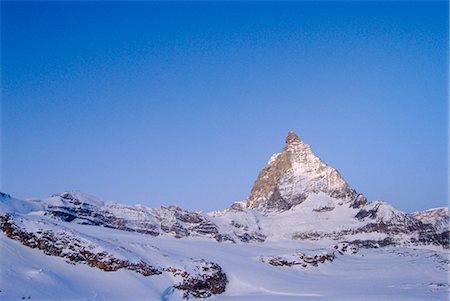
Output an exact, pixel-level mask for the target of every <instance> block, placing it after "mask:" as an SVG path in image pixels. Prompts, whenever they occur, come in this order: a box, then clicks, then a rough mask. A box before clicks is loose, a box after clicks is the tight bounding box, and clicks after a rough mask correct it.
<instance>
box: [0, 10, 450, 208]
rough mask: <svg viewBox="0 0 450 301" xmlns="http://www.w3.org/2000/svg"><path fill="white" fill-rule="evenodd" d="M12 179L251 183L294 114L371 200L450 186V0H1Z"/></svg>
mask: <svg viewBox="0 0 450 301" xmlns="http://www.w3.org/2000/svg"><path fill="white" fill-rule="evenodd" d="M1 17H2V18H1V19H2V21H1V22H2V23H1V25H2V27H1V34H2V48H1V50H2V62H1V70H2V71H1V75H2V148H1V149H2V159H3V160H2V168H1V169H2V183H1V190H2V191H4V192H7V193H10V194H12V195H15V196H18V197H45V196H48V195H50V194H53V193H55V192H59V191H63V190H67V189H78V190H82V191H85V192H88V193H90V194H93V195H96V196H98V197H101V198H106V199H114V200H117V201H120V202H125V203H132V204H134V203H143V204H146V205H148V206H159V205H163V204H172V203H176V204H179V205H180V206H182V207H184V208H187V209H203V210H211V209H219V208H225V207H228V206H229V205H230V204H231V202H232V201H235V200H240V199H243V198H245V197H246V196H247V195H248V193H249V192H250V189H251V186H252V184H253V181H254V180H255V178H256V176H257V174H258V172H259V171H260V169H261V168H262V167H263V166H264V165H265V163H266V162H267V160H268V159H269V157H270V155H271V154H272V153H275V152H277V151H279V150H280V149H281V148H282V147H283V144H284V138H285V135H286V133H287V131H288V130H294V131H295V132H296V133H297V134H298V135H299V136H300V137H301V138H302V139H303V140H304V141H306V142H307V143H308V144H310V145H311V146H312V148H313V150H314V151H315V152H316V154H318V155H319V156H320V157H321V158H322V159H323V160H324V161H325V162H327V163H328V164H330V165H332V166H334V167H335V168H337V169H338V170H339V171H340V172H341V174H342V175H343V176H344V178H345V179H346V180H347V181H348V182H349V184H350V185H351V186H352V187H353V188H355V189H356V190H358V191H360V192H362V193H364V194H365V195H366V196H367V197H368V198H369V199H370V200H375V199H384V200H386V201H388V202H390V203H392V204H393V205H394V206H396V207H398V208H399V209H402V210H406V211H413V210H420V209H425V208H429V207H436V206H446V205H447V202H448V190H447V183H448V172H447V168H448V99H447V97H448V87H447V83H448V63H447V61H448V4H447V3H446V2H443V1H442V2H370V3H367V2H320V3H316V2H314V3H313V2H286V3H276V2H265V3H258V2H256V3H255V2H247V3H245V2H229V3H213V2H198V3H195V2H188V3H186V2H185V3H177V2H170V3H161V2H134V3H130V2H108V3H105V2H103V3H102V2H69V3H67V2H66V3H65V2H22V3H14V2H2V4H1Z"/></svg>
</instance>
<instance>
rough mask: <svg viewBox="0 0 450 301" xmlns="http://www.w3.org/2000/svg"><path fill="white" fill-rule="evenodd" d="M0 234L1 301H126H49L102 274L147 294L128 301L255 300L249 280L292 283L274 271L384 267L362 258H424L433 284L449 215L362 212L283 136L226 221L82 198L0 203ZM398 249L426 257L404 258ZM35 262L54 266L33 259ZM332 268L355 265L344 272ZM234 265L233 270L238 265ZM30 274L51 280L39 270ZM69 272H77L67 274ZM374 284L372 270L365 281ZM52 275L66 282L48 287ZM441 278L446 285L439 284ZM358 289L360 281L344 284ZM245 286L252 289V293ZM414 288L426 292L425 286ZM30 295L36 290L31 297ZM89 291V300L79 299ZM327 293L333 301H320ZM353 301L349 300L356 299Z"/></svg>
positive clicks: (303, 147) (365, 204) (326, 169)
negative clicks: (68, 283) (241, 296)
mask: <svg viewBox="0 0 450 301" xmlns="http://www.w3.org/2000/svg"><path fill="white" fill-rule="evenodd" d="M0 230H1V232H2V234H1V239H2V244H1V245H0V247H1V252H2V255H4V256H5V258H6V260H4V262H5V263H11V265H10V266H5V268H3V267H2V269H1V276H2V277H1V278H2V279H4V280H5V281H4V282H5V284H2V285H4V286H2V287H1V288H0V298H1V299H5V300H17V299H24V298H28V297H29V298H31V297H32V296H31V295H33V296H35V297H36V299H57V300H60V299H64V298H65V297H70V298H72V299H87V300H91V299H99V298H100V297H98V296H97V294H100V295H99V296H103V297H104V298H103V299H108V300H113V299H115V300H123V299H127V297H130V296H129V295H126V294H125V295H123V293H124V290H123V289H118V290H116V291H114V290H113V291H114V294H112V293H111V292H112V291H111V290H110V285H109V284H108V285H107V286H105V287H107V289H106V290H103V291H102V289H100V288H98V287H97V288H90V289H86V287H88V286H89V285H91V284H90V281H88V282H86V283H84V284H83V285H84V286H83V285H81V284H80V285H81V286H82V287H83V289H82V290H78V288H77V287H75V288H74V289H73V290H71V289H72V288H67V287H65V286H64V284H61V285H59V286H58V290H57V291H58V292H59V293H54V289H53V288H55V287H54V286H55V283H60V282H58V281H61V279H65V278H64V277H67V278H69V279H72V278H71V277H74V276H73V275H77V276H76V279H77V280H76V281H75V280H74V283H79V281H81V280H78V279H80V278H83V277H79V275H81V274H82V275H85V274H86V273H87V274H89V275H90V277H94V276H93V275H98V274H97V273H105V272H110V273H114V274H117V275H126V277H125V278H123V277H122V276H105V274H101V275H102V276H101V277H100V276H99V277H98V278H96V279H97V280H96V281H97V282H98V281H99V283H101V281H102V279H112V280H111V281H115V282H116V283H121V282H122V281H125V282H124V283H127V285H128V284H129V285H133V286H134V287H135V288H137V287H140V286H139V285H140V284H142V283H145V285H144V286H143V287H140V290H139V289H137V290H136V291H135V293H136V295H133V296H134V297H132V298H133V299H143V298H144V296H145V299H148V294H149V293H150V294H153V295H151V298H150V299H152V298H153V299H155V300H156V299H160V300H169V298H170V299H171V300H172V299H173V298H176V297H178V299H189V298H209V297H211V296H213V295H216V297H217V295H221V294H225V295H226V294H227V292H228V291H229V290H231V292H232V293H231V295H229V296H234V295H233V294H234V293H236V291H238V292H240V291H239V290H240V289H242V288H245V289H244V291H245V290H246V289H247V288H248V287H251V289H250V290H249V291H248V292H247V293H248V294H249V296H255V295H254V294H255V290H256V291H257V292H260V293H261V291H260V289H261V283H260V282H259V279H261V278H260V276H261V275H259V274H258V275H256V274H257V273H254V271H259V270H261V269H263V270H265V269H269V270H267V273H266V276H264V277H269V276H267V275H269V274H270V275H272V274H273V273H275V274H274V275H275V276H274V277H286V275H291V276H289V277H291V278H289V279H288V281H286V282H284V283H290V282H292V281H290V279H297V277H298V276H297V274H295V273H294V272H292V273H294V274H295V276H292V275H294V274H289V273H291V272H289V273H285V272H283V271H285V270H282V272H281V274H279V275H278V274H276V273H277V271H275V270H274V269H277V268H278V267H284V268H292V269H301V270H302V271H304V272H303V274H301V275H303V276H305V275H307V274H304V273H307V271H308V270H309V269H321V267H322V266H324V265H327V266H330V265H333V266H334V265H336V266H337V268H336V271H338V272H336V273H340V271H341V270H342V269H345V268H346V266H342V265H341V264H342V263H343V262H346V263H351V262H358V260H363V259H355V258H363V257H361V256H365V255H367V256H369V257H370V256H373V257H371V258H374V259H373V260H375V261H376V262H377V265H376V266H378V265H379V264H385V263H384V261H382V259H380V255H379V254H378V253H371V252H370V251H368V250H378V249H384V247H388V246H389V247H391V248H394V249H389V251H387V252H386V254H392V252H394V253H395V252H399V253H398V254H401V255H398V257H396V260H397V261H399V262H400V261H401V260H402V259H401V258H404V257H405V256H413V258H416V257H418V258H423V260H424V262H427V264H432V265H433V267H432V269H434V270H433V271H434V272H430V273H441V272H442V271H445V269H446V265H448V259H445V256H444V255H442V254H446V253H445V252H447V251H448V248H449V210H448V208H435V209H430V210H427V211H423V212H415V213H406V212H403V211H401V210H398V209H396V208H394V207H393V206H391V205H389V204H388V203H386V202H384V201H380V200H376V201H370V202H369V201H367V199H366V198H365V197H364V196H363V195H362V194H361V193H358V192H357V191H356V190H355V189H353V188H351V187H350V185H349V184H348V183H347V182H346V181H345V180H344V179H343V177H342V176H341V174H340V173H339V172H338V171H337V170H336V169H335V168H333V167H331V166H329V165H327V164H326V163H325V162H324V161H322V160H321V159H320V158H319V157H318V156H317V155H315V154H314V152H313V151H312V149H311V147H310V146H309V145H308V144H306V143H305V142H304V141H302V140H301V139H300V138H299V137H298V136H297V135H296V134H295V133H294V132H289V133H288V135H287V137H286V142H285V145H284V148H283V149H282V150H281V151H280V152H278V153H276V154H274V155H273V156H272V157H271V158H270V160H269V162H268V163H267V165H266V166H265V167H264V168H263V169H262V171H261V172H260V173H259V175H258V177H257V179H256V181H255V183H254V185H253V188H252V189H251V192H250V195H249V196H248V197H247V198H246V199H244V200H243V201H241V202H237V203H235V204H233V205H232V206H231V207H230V208H228V209H225V210H218V211H214V212H210V213H203V212H191V211H187V210H184V209H182V208H180V207H178V206H168V207H160V208H148V207H145V206H142V205H134V206H133V205H125V204H119V203H116V202H109V201H102V200H99V199H97V198H95V197H93V196H90V195H87V194H85V193H82V192H79V191H65V192H62V193H57V194H54V195H52V196H50V197H48V198H46V199H38V200H21V199H17V198H14V197H13V196H10V195H8V194H5V193H0ZM405 248H406V249H408V250H413V249H415V248H418V249H421V250H433V251H429V252H432V253H427V252H428V251H423V252H422V251H421V252H422V253H420V254H419V255H417V254H418V253H413V255H410V253H408V252H410V251H405ZM30 250H32V251H30ZM236 250H238V251H236ZM392 250H393V251H392ZM350 251H351V252H350ZM405 252H406V253H405ZM414 252H416V251H414ZM16 254H20V258H21V259H20V260H21V262H24V263H23V265H20V268H16V266H17V265H18V264H19V263H18V262H16V261H17V260H18V259H17V256H16ZM31 254H32V255H31ZM44 254H45V255H48V256H47V257H51V258H52V260H50V261H49V259H48V258H47V257H41V255H44ZM218 254H220V255H218ZM359 254H361V255H359ZM371 254H372V255H371ZM383 254H384V253H383ZM405 254H407V255H405ZM341 256H353V257H351V258H350V259H345V260H342V261H341V259H340V258H341ZM355 256H356V257H355ZM358 256H359V257H358ZM386 256H391V255H386ZM396 256H397V255H396ZM55 258H57V259H55ZM236 258H240V259H238V261H239V264H238V265H236V264H235V260H236ZM386 258H387V257H386ZM53 260H54V261H53ZM364 260H366V259H364ZM377 260H378V261H377ZM405 260H406V259H405ZM36 262H40V264H41V265H43V266H45V267H47V270H48V271H47V272H45V271H43V269H42V268H40V269H37V270H36V268H35V266H36V265H37V263H36ZM405 262H407V264H409V262H410V261H405ZM67 263H68V264H69V265H68V266H74V267H73V268H68V267H67V266H66V264H67ZM61 264H62V266H61ZM419 264H421V263H420V262H419ZM79 266H84V267H87V268H90V269H91V270H85V269H83V268H81V267H80V268H78V267H79ZM360 268H361V267H359V268H356V270H358V269H360ZM402 268H403V266H402ZM279 269H281V268H279ZM363 269H366V265H364V267H363ZM412 269H413V268H412ZM16 270H17V271H16ZM92 270H95V272H93V271H92ZM413 270H414V269H413ZM75 271H78V272H75ZM80 271H82V272H80ZM236 271H238V272H236ZM252 271H253V274H252ZM325 271H329V268H327V270H325ZM436 271H437V272H436ZM378 272H379V271H378V270H377V267H376V268H374V273H378ZM415 272H417V271H416V270H414V273H415ZM249 273H250V274H249ZM59 274H63V275H64V276H55V275H59ZM241 274H242V275H244V276H243V278H242V279H241V278H239V277H240V276H239V275H241ZM276 275H278V276H276ZM314 275H315V274H314ZM439 275H441V274H439ZM442 275H445V276H446V274H445V273H444V272H442ZM344 276H345V277H347V275H344ZM366 276H367V275H366ZM105 277H106V278H105ZM115 277H118V278H115ZM121 277H122V278H121ZM136 277H137V278H136ZM142 277H144V278H145V279H142ZM314 277H315V276H314ZM314 277H313V278H314ZM345 277H344V278H345ZM441 278H442V277H441ZM87 279H89V278H87ZM118 279H120V280H118ZM130 279H131V280H130ZM132 279H138V280H136V281H137V282H135V280H132ZM237 279H240V280H237ZM263 279H265V278H263ZM314 279H316V278H314ZM332 279H336V277H334V276H333V277H332ZM359 279H360V276H357V277H355V278H354V280H353V281H359ZM439 279H440V278H439ZM439 279H438V280H439ZM297 280H298V279H297ZM297 280H296V281H297ZM127 281H128V282H127ZM252 281H256V282H255V283H254V284H249V283H252ZM277 281H278V280H277V279H275V278H273V279H272V278H271V280H270V282H268V283H266V285H267V286H268V287H270V286H271V285H272V284H271V283H277ZM314 281H315V280H314ZM430 281H431V280H430ZM436 281H437V280H436ZM439 281H441V280H439ZM439 281H438V282H430V284H429V285H430V287H431V288H430V289H433V290H439V289H441V288H443V289H446V288H448V286H445V285H446V284H443V283H442V282H439ZM23 283H25V284H24V285H22V284H23ZM242 283H244V284H242ZM293 283H296V282H293ZM314 283H315V282H312V285H313V286H314ZM418 283H419V284H418V285H423V281H422V279H419V280H418ZM149 284H152V285H153V284H154V286H150V287H149ZM284 285H285V284H282V285H281V287H283V286H284ZM309 285H310V286H311V283H310V284H309ZM408 285H409V284H408ZM229 286H230V288H229ZM17 287H20V288H21V289H20V290H17ZM30 287H31V288H33V287H34V288H36V289H34V290H31V291H30V289H29V288H30ZM43 287H44V288H45V289H44V288H43ZM118 287H120V286H118ZM296 287H297V286H296ZM278 289H279V288H278V287H275V288H271V289H270V290H266V289H264V290H263V291H262V292H263V293H264V294H268V295H269V296H270V297H269V299H270V300H272V298H275V297H276V296H278V293H276V292H277V290H278ZM295 289H297V288H289V289H288V291H292V290H295ZM320 289H322V286H321V288H320ZM421 290H422V291H425V290H426V288H425V289H424V288H421ZM22 291H30V294H31V295H20V294H21V293H22ZM91 291H93V292H96V293H94V294H93V295H86V294H87V293H89V292H91ZM99 291H101V293H98V292H99ZM5 292H6V293H5ZM233 292H234V293H233ZM273 292H275V293H273ZM241 293H242V292H241ZM335 293H336V292H334V291H330V292H329V295H330V296H334V294H335ZM338 293H339V292H338ZM283 294H284V293H283ZM283 294H281V295H283ZM286 294H287V295H289V294H291V293H289V292H288V293H286ZM256 296H259V295H256ZM293 296H303V295H302V294H298V295H293ZM341 296H343V295H341ZM439 296H442V294H441V295H439ZM97 297H98V298H97ZM344 297H345V296H344ZM362 297H363V296H361V295H356V297H355V296H353V299H355V300H357V299H361V298H362ZM379 297H380V298H378V299H383V298H384V297H382V296H379ZM428 297H429V296H428V295H427V298H428ZM431 297H433V296H431ZM130 298H131V297H130ZM332 299H333V298H332ZM343 299H346V298H343ZM425 299H426V298H425Z"/></svg>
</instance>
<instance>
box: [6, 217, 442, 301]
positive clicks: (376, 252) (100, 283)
mask: <svg viewBox="0 0 450 301" xmlns="http://www.w3.org/2000/svg"><path fill="white" fill-rule="evenodd" d="M72 230H74V231H77V232H78V233H82V235H85V236H89V237H96V241H97V243H98V242H100V241H101V242H102V244H105V245H106V244H107V245H109V246H115V247H116V248H117V247H123V248H126V249H127V250H128V251H130V252H132V253H133V254H135V255H136V256H140V257H142V258H144V259H145V260H148V261H151V262H158V264H159V265H173V264H174V263H176V262H178V264H180V265H182V263H183V260H184V259H186V258H204V259H206V260H210V261H214V262H216V263H218V264H220V265H221V266H222V268H223V270H224V272H225V273H226V274H227V276H228V280H229V283H228V286H227V290H226V292H225V293H224V294H222V295H216V296H214V297H212V298H211V299H213V300H448V293H449V283H448V253H447V252H444V251H442V250H430V249H411V248H383V249H371V250H359V252H358V253H357V254H344V255H338V256H337V259H336V260H335V261H333V262H326V263H324V264H322V265H320V266H319V267H309V266H308V267H307V268H297V267H277V266H271V265H269V264H267V263H263V262H261V260H260V258H261V256H271V255H282V254H289V253H294V252H299V251H300V252H305V253H311V254H314V253H321V252H322V251H321V250H329V244H327V243H326V242H321V243H305V242H298V241H290V242H288V241H284V242H273V243H270V242H268V243H267V242H266V243H262V244H261V243H260V244H229V243H226V244H223V243H217V242H213V241H211V240H204V239H198V238H197V239H174V238H169V237H151V236H148V235H144V234H138V233H130V232H124V231H117V230H112V229H106V228H100V227H95V226H82V225H76V224H74V228H73V229H72ZM0 242H1V244H0V253H1V254H2V257H1V282H0V289H1V292H0V297H1V299H2V300H18V299H21V298H22V297H25V298H28V297H31V300H160V297H161V295H162V294H163V292H164V291H165V290H166V289H167V288H169V287H171V286H172V285H173V283H174V280H173V279H172V277H171V276H170V275H169V274H164V273H163V274H162V275H158V276H149V277H144V276H142V275H140V274H137V273H133V272H131V271H126V270H119V271H117V272H103V271H101V270H98V269H96V268H93V267H89V266H87V265H84V264H80V265H72V264H68V263H66V262H65V261H64V259H62V258H59V257H53V256H46V255H44V254H43V253H42V252H41V251H39V250H37V249H31V248H27V247H24V246H23V245H21V244H20V243H19V242H17V241H14V240H11V239H9V238H7V237H6V236H5V235H4V234H1V235H0ZM107 248H109V247H107ZM167 298H168V300H182V296H181V294H180V293H179V292H178V291H176V290H175V291H174V292H173V293H172V294H171V295H169V296H168V297H167Z"/></svg>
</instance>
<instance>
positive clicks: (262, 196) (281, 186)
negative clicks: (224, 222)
mask: <svg viewBox="0 0 450 301" xmlns="http://www.w3.org/2000/svg"><path fill="white" fill-rule="evenodd" d="M318 193H323V194H325V195H327V196H329V197H332V198H335V199H338V200H340V201H342V202H344V203H348V204H349V205H350V207H353V208H359V207H361V206H363V205H364V204H365V203H366V198H365V197H364V196H363V195H362V194H360V193H358V192H356V191H355V190H354V189H352V188H351V187H350V186H349V185H348V184H347V182H346V181H345V180H344V179H343V178H342V176H341V175H340V174H339V172H338V171H337V170H336V169H334V168H333V167H331V166H329V165H327V164H326V163H324V162H323V161H322V160H321V159H320V158H319V157H317V156H316V155H315V154H314V153H313V151H312V150H311V147H310V146H309V145H308V144H306V143H305V142H303V141H302V140H301V139H300V138H299V137H298V136H297V135H296V134H295V133H294V132H292V131H290V132H289V133H288V135H287V137H286V144H285V146H284V149H283V150H282V151H281V152H279V153H276V154H274V155H273V156H272V157H271V158H270V160H269V162H268V163H267V165H266V166H265V167H264V169H263V170H262V171H261V172H260V173H259V175H258V178H257V179H256V181H255V184H254V185H253V188H252V191H251V193H250V196H249V197H248V198H247V199H246V200H245V201H243V202H242V205H243V207H245V208H253V209H258V210H263V211H286V210H289V209H291V208H292V207H294V206H296V205H299V204H301V203H302V202H304V201H305V200H306V199H307V198H308V196H309V195H311V194H318Z"/></svg>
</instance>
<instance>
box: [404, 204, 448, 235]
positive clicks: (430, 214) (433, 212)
mask: <svg viewBox="0 0 450 301" xmlns="http://www.w3.org/2000/svg"><path fill="white" fill-rule="evenodd" d="M449 211H450V210H449V208H448V207H440V208H432V209H428V210H425V211H418V212H414V213H412V215H413V216H414V217H415V218H417V219H418V220H420V221H421V222H423V223H426V224H432V225H433V226H434V227H435V228H436V229H438V231H440V232H444V231H447V232H449V231H450V229H449V223H450V212H449Z"/></svg>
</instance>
